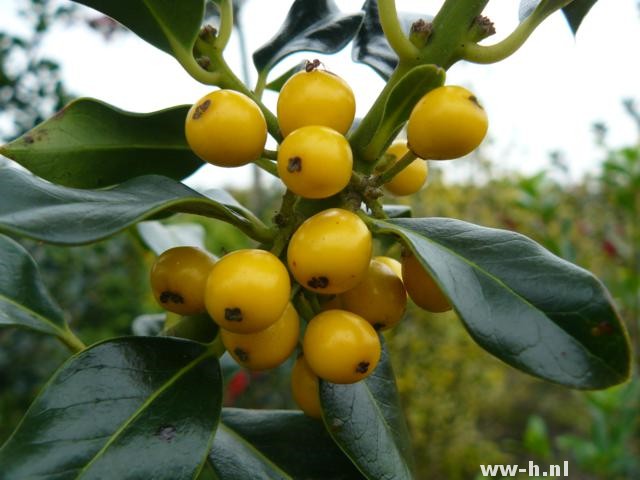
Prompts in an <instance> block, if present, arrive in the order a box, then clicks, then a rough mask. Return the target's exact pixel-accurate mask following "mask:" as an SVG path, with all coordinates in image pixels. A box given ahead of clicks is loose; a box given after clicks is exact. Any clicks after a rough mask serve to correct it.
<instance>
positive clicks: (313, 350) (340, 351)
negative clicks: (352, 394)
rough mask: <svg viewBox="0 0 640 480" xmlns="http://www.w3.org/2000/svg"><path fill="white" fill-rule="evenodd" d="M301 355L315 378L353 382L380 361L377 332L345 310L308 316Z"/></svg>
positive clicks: (360, 318)
mask: <svg viewBox="0 0 640 480" xmlns="http://www.w3.org/2000/svg"><path fill="white" fill-rule="evenodd" d="M302 348H303V350H304V355H305V358H306V360H307V363H308V364H309V367H310V368H311V371H313V372H314V373H315V374H316V375H317V376H318V377H320V378H322V379H323V380H327V381H328V382H331V383H342V384H344V383H355V382H358V381H360V380H362V379H363V378H366V377H367V376H368V375H370V374H371V372H373V370H374V369H375V368H376V366H377V365H378V361H379V360H380V353H381V346H380V339H379V338H378V334H377V333H376V331H375V330H374V328H373V327H372V326H371V324H370V323H369V322H367V321H366V320H365V319H364V318H362V317H360V316H358V315H356V314H354V313H351V312H347V311H345V310H327V311H326V312H321V313H319V314H318V315H316V316H315V317H313V318H312V319H311V321H310V322H309V324H308V325H307V329H306V331H305V333H304V339H303V347H302Z"/></svg>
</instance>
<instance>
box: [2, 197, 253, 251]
mask: <svg viewBox="0 0 640 480" xmlns="http://www.w3.org/2000/svg"><path fill="white" fill-rule="evenodd" d="M91 203H95V204H100V203H104V202H103V201H102V200H99V201H97V202H91ZM189 203H197V204H204V205H208V206H211V207H213V208H214V209H216V210H221V211H222V213H219V214H218V215H213V214H212V212H211V211H208V212H206V215H205V214H203V213H202V212H199V213H200V214H202V215H205V216H207V217H209V218H217V219H219V220H225V219H229V218H233V220H234V222H231V224H232V225H236V223H235V222H238V224H245V225H246V224H247V223H248V222H249V221H248V220H247V219H246V218H245V217H244V216H242V215H241V214H240V213H236V212H235V211H234V210H231V209H230V208H229V207H227V206H225V205H223V204H221V203H218V202H216V201H214V200H211V199H209V198H206V197H204V196H203V198H195V197H189V198H184V197H183V198H178V199H174V200H170V201H169V202H165V203H162V204H160V205H158V206H157V207H155V208H153V209H150V210H145V211H144V212H142V213H141V214H140V215H136V216H135V217H134V218H132V219H131V220H130V221H127V223H126V225H124V226H122V228H120V227H118V228H117V229H116V231H115V232H112V231H110V232H109V233H107V234H105V235H100V236H97V237H91V238H90V239H89V240H85V241H83V242H51V243H54V244H58V245H86V244H88V243H93V242H96V241H99V240H102V239H104V238H108V237H109V236H110V235H114V234H115V233H117V232H121V231H123V230H125V229H126V228H128V227H130V226H131V225H133V224H135V223H137V222H138V221H141V220H143V219H145V218H149V217H152V216H153V215H155V214H156V213H160V212H163V211H165V210H169V209H171V208H172V207H175V206H179V205H182V204H189ZM76 204H77V205H86V202H82V201H76V202H68V203H64V204H63V205H56V207H58V206H65V207H67V206H72V205H76ZM46 208H55V207H51V206H48V205H44V206H40V207H37V208H30V209H28V210H37V209H46ZM183 212H184V213H193V212H191V211H184V210H183ZM3 216H4V214H1V213H0V232H2V231H5V232H10V233H13V234H17V235H20V236H24V237H27V238H30V239H32V240H41V237H38V236H36V235H33V234H32V233H31V232H30V231H29V230H25V229H21V228H15V227H13V225H11V224H7V223H3V222H2V217H3Z"/></svg>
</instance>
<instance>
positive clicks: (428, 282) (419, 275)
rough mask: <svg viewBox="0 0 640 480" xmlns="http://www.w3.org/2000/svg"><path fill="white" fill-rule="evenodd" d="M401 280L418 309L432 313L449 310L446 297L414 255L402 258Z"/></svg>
mask: <svg viewBox="0 0 640 480" xmlns="http://www.w3.org/2000/svg"><path fill="white" fill-rule="evenodd" d="M402 278H403V280H404V286H405V288H406V289H407V293H408V294H409V296H410V297H411V300H413V301H414V303H415V304H416V305H418V306H419V307H421V308H423V309H425V310H427V311H429V312H434V313H440V312H446V311H447V310H451V304H450V303H449V300H448V299H447V297H445V295H444V293H442V290H440V287H439V286H438V284H437V283H436V282H435V281H434V280H433V278H432V277H431V275H430V274H429V273H428V272H427V271H426V270H425V269H424V267H423V266H422V265H421V264H420V262H419V261H418V259H417V258H416V257H415V256H414V255H411V254H409V255H406V256H404V257H403V258H402Z"/></svg>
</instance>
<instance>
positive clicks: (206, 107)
mask: <svg viewBox="0 0 640 480" xmlns="http://www.w3.org/2000/svg"><path fill="white" fill-rule="evenodd" d="M185 135H186V137H187V143H188V144H189V147H191V150H193V151H194V153H195V154H196V155H198V156H199V157H200V158H201V159H202V160H204V161H206V162H209V163H212V164H213V165H217V166H219V167H239V166H241V165H246V164H247V163H250V162H253V161H254V160H257V159H258V158H260V156H261V155H262V152H263V150H264V145H265V143H266V141H267V122H266V121H265V119H264V115H263V114H262V112H261V111H260V108H259V107H258V105H256V103H255V102H254V101H253V100H251V99H250V98H249V97H247V96H246V95H243V94H241V93H238V92H235V91H233V90H216V91H214V92H212V93H210V94H208V95H206V96H204V97H202V98H201V99H200V100H198V101H197V102H196V103H195V104H194V105H193V106H192V107H191V109H190V110H189V113H188V114H187V119H186V122H185Z"/></svg>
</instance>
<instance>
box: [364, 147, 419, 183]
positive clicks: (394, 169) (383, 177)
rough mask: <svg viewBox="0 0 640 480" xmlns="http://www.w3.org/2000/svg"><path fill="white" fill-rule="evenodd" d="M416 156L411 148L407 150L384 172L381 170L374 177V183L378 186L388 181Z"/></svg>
mask: <svg viewBox="0 0 640 480" xmlns="http://www.w3.org/2000/svg"><path fill="white" fill-rule="evenodd" d="M416 158H418V157H417V156H416V154H415V153H413V152H412V151H411V150H409V151H408V152H407V153H405V154H404V156H403V157H402V158H401V159H400V160H398V161H397V162H395V163H394V164H393V165H391V166H390V167H389V168H388V169H386V170H385V171H384V172H382V173H381V174H380V175H378V176H377V177H376V179H375V185H377V186H380V185H384V184H385V183H387V182H389V181H390V180H391V179H393V177H395V176H396V175H397V174H398V173H400V172H401V171H402V170H404V169H405V168H407V167H408V166H409V165H411V163H412V162H413V161H414V160H415V159H416Z"/></svg>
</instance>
